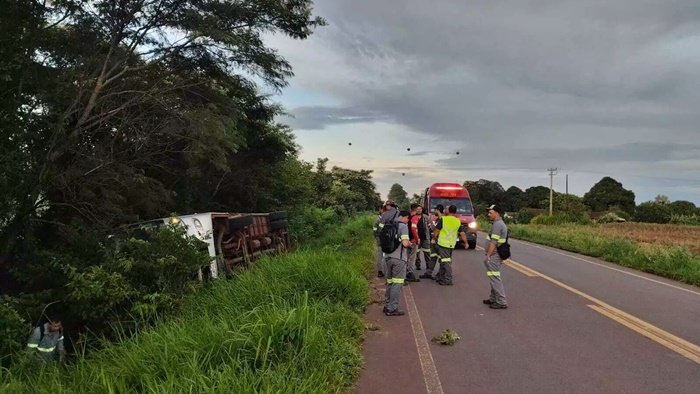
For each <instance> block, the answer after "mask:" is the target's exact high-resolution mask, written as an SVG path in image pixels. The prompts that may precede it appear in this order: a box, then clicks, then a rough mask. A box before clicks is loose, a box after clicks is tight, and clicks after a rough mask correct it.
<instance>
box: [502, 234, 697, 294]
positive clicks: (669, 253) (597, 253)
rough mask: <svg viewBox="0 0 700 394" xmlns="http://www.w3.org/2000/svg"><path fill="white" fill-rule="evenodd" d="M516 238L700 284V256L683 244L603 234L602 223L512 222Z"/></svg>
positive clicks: (513, 235)
mask: <svg viewBox="0 0 700 394" xmlns="http://www.w3.org/2000/svg"><path fill="white" fill-rule="evenodd" d="M508 228H509V230H510V235H511V236H512V237H513V238H517V239H521V240H524V241H530V242H535V243H539V244H543V245H547V246H552V247H555V248H558V249H563V250H568V251H571V252H576V253H581V254H585V255H588V256H592V257H598V258H601V259H603V260H606V261H609V262H612V263H617V264H619V265H622V266H625V267H630V268H634V269H637V270H640V271H644V272H649V273H653V274H656V275H660V276H664V277H667V278H670V279H674V280H678V281H682V282H685V283H689V284H692V285H696V286H700V256H697V255H694V254H693V253H692V252H691V251H690V250H689V249H688V248H686V247H683V246H668V245H646V244H640V243H638V242H635V241H633V240H630V239H626V238H623V237H616V236H610V235H609V234H605V235H604V234H602V232H601V231H600V229H599V227H598V226H586V225H559V226H540V225H532V224H528V225H521V224H511V225H510V226H509V227H508Z"/></svg>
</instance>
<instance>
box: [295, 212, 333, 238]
mask: <svg viewBox="0 0 700 394" xmlns="http://www.w3.org/2000/svg"><path fill="white" fill-rule="evenodd" d="M340 218H341V217H340V216H338V214H337V213H336V211H335V210H333V209H332V208H318V207H315V206H307V207H304V208H302V209H301V210H299V211H297V212H290V215H289V232H290V233H291V235H292V237H293V238H294V240H295V241H296V242H298V243H303V242H306V241H310V240H313V239H314V238H317V237H318V236H319V235H321V234H323V233H324V232H326V231H327V230H328V229H329V228H331V227H333V226H337V225H338V224H339V222H340Z"/></svg>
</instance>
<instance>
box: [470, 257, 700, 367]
mask: <svg viewBox="0 0 700 394" xmlns="http://www.w3.org/2000/svg"><path fill="white" fill-rule="evenodd" d="M481 249H482V250H483V248H481ZM541 249H544V250H547V251H550V252H555V253H557V252H556V251H554V250H550V249H545V248H541ZM560 254H563V255H565V256H568V257H574V258H576V256H569V255H567V254H565V253H560ZM581 260H583V259H581ZM507 261H508V262H509V263H508V265H510V266H511V267H512V268H515V269H517V268H516V265H517V266H518V268H524V269H525V270H527V271H529V272H531V273H532V274H535V276H539V277H541V278H543V279H545V280H548V281H550V282H552V283H554V284H555V285H557V286H560V287H563V288H564V289H566V290H569V291H570V292H572V293H574V294H577V295H579V296H581V297H583V298H585V299H587V300H589V301H591V302H593V303H595V304H597V305H588V307H590V308H591V309H593V310H595V311H596V312H598V313H600V314H602V315H604V316H607V317H609V318H610V319H613V320H615V321H616V322H618V323H620V324H622V325H624V326H625V327H627V328H629V329H631V330H633V331H635V332H637V333H639V334H641V335H643V336H645V337H647V338H649V339H651V340H652V341H654V342H656V343H658V344H660V345H663V346H665V347H666V348H668V349H671V350H673V351H674V352H676V353H678V354H680V355H682V356H684V357H686V358H688V359H690V360H692V361H695V362H696V363H698V364H700V346H697V345H695V344H693V343H691V342H688V341H686V340H685V339H682V338H679V337H677V336H675V335H673V334H671V333H669V332H667V331H664V330H662V329H660V328H658V327H656V326H654V325H652V324H651V323H647V322H645V321H644V320H642V319H639V318H637V317H635V316H633V315H630V314H629V313H627V312H624V311H622V310H620V309H617V308H615V307H614V306H612V305H609V304H607V303H605V302H603V301H601V300H599V299H597V298H595V297H593V296H591V295H588V294H586V293H584V292H582V291H580V290H577V289H575V288H573V287H571V286H569V285H567V284H564V283H562V282H560V281H558V280H556V279H554V278H551V277H549V276H547V275H544V274H542V273H541V272H538V271H535V270H533V269H532V268H529V267H526V266H524V265H522V264H520V263H518V262H516V261H514V260H507ZM584 261H586V262H590V263H592V264H596V265H602V264H598V263H594V262H591V261H588V260H584ZM603 267H605V266H604V265H603ZM606 268H610V267H606ZM521 272H522V271H521ZM621 272H625V271H621ZM641 278H644V277H641ZM644 279H648V278H644ZM650 280H651V279H650ZM659 283H662V284H665V283H663V282H659ZM669 286H671V285H669ZM672 287H676V286H672ZM678 288H679V289H681V290H686V289H683V288H681V287H678Z"/></svg>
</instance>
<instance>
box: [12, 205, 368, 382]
mask: <svg viewBox="0 0 700 394" xmlns="http://www.w3.org/2000/svg"><path fill="white" fill-rule="evenodd" d="M371 223H372V220H371V218H370V217H369V216H368V217H364V218H362V219H358V220H354V221H352V222H350V223H349V224H348V225H345V226H337V227H336V228H334V229H333V230H331V231H330V232H329V233H328V234H327V236H325V237H324V239H323V240H319V242H322V241H323V243H325V244H329V245H331V246H329V247H327V248H318V247H317V248H313V249H312V248H304V249H302V250H300V251H298V252H296V253H293V254H287V255H284V256H280V257H276V258H270V257H266V258H263V259H261V260H259V261H258V262H256V265H255V267H254V268H253V269H251V270H249V271H245V272H242V273H239V274H237V276H236V278H235V280H233V281H224V280H219V281H216V282H214V283H213V285H212V286H211V288H207V289H204V290H203V291H200V292H198V293H197V294H195V295H193V296H190V297H188V299H187V302H186V304H185V306H184V307H183V308H182V311H181V313H180V314H178V315H177V316H174V317H172V318H170V319H167V320H166V321H164V322H163V323H162V324H159V325H158V327H156V328H153V329H147V330H144V331H143V332H142V333H141V334H140V335H139V336H137V337H134V338H131V339H125V340H124V341H123V342H122V343H119V344H111V345H108V346H106V347H105V348H104V349H103V350H102V351H100V352H95V353H92V354H91V355H90V356H88V357H85V358H82V357H81V358H79V359H78V360H77V361H76V363H75V365H74V366H70V367H68V368H67V369H58V368H46V369H20V368H14V369H11V370H9V371H0V384H2V385H3V386H0V387H3V389H4V390H6V391H16V392H48V391H61V392H90V393H93V392H94V393H102V392H119V393H128V392H172V393H180V392H234V393H252V392H259V393H271V392H280V393H307V392H323V393H327V392H328V393H330V392H346V391H349V390H350V388H351V387H352V384H353V382H354V380H355V378H356V376H357V374H358V373H359V371H360V369H361V368H362V362H361V361H362V357H361V353H360V341H361V338H362V335H363V333H364V327H363V323H362V319H361V316H360V314H361V313H362V311H363V310H364V308H365V306H366V305H367V303H368V302H369V291H368V286H367V275H368V273H369V271H370V270H371V269H372V267H371V262H372V256H373V253H374V243H373V240H372V233H371V231H367V228H368V227H371Z"/></svg>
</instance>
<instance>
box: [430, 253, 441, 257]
mask: <svg viewBox="0 0 700 394" xmlns="http://www.w3.org/2000/svg"><path fill="white" fill-rule="evenodd" d="M438 256H439V255H438V254H437V253H431V254H430V257H438Z"/></svg>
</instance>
